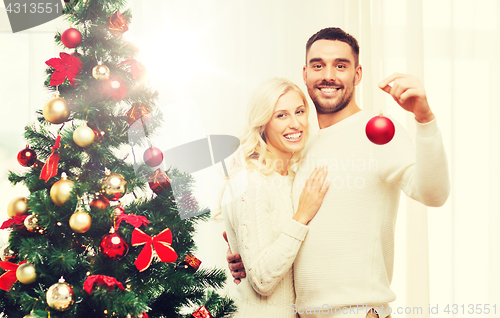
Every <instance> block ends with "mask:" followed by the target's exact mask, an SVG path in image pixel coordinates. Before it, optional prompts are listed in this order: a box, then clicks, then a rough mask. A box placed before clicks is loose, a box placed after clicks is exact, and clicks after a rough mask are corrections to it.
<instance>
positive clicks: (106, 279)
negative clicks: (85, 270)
mask: <svg viewBox="0 0 500 318" xmlns="http://www.w3.org/2000/svg"><path fill="white" fill-rule="evenodd" d="M94 283H97V284H100V285H107V286H108V287H109V289H112V288H113V286H117V287H118V288H120V289H122V290H125V288H124V287H123V284H122V283H120V282H119V281H117V280H116V278H114V277H111V276H105V275H92V276H89V277H87V279H86V280H85V282H84V283H83V290H85V291H86V292H87V294H89V295H90V293H91V292H92V287H93V286H94Z"/></svg>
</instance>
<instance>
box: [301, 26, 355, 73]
mask: <svg viewBox="0 0 500 318" xmlns="http://www.w3.org/2000/svg"><path fill="white" fill-rule="evenodd" d="M318 40H332V41H341V42H345V43H347V44H349V46H350V47H351V49H352V53H353V55H354V60H355V63H356V66H357V65H358V64H359V45H358V41H357V40H356V39H355V38H354V37H353V36H352V35H350V34H349V33H347V32H345V31H344V30H342V29H341V28H325V29H322V30H319V31H318V32H316V33H315V34H314V35H313V36H311V37H310V38H309V40H307V43H306V57H307V53H309V49H310V48H311V45H312V44H313V43H314V42H316V41H318ZM306 64H307V60H306Z"/></svg>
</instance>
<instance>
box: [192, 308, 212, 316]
mask: <svg viewBox="0 0 500 318" xmlns="http://www.w3.org/2000/svg"><path fill="white" fill-rule="evenodd" d="M191 317H194V318H212V315H211V314H210V312H209V311H208V310H207V308H206V307H205V306H201V307H200V308H198V309H197V310H196V311H195V312H194V313H193V314H192V315H191Z"/></svg>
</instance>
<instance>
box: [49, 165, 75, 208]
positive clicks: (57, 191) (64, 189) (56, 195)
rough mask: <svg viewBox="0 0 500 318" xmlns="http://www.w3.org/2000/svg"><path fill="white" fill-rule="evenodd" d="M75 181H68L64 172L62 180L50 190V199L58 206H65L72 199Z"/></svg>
mask: <svg viewBox="0 0 500 318" xmlns="http://www.w3.org/2000/svg"><path fill="white" fill-rule="evenodd" d="M73 185H74V183H73V181H71V180H68V178H67V177H66V174H65V173H64V172H63V173H62V175H61V180H59V181H57V182H56V183H54V185H52V188H50V198H51V199H52V202H54V204H55V205H57V206H63V205H64V203H66V202H67V201H68V200H69V199H70V198H71V190H72V189H73Z"/></svg>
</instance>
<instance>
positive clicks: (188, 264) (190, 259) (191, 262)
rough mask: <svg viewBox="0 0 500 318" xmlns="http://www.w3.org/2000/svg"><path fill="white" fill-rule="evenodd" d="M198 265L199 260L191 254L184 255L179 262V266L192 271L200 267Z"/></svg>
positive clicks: (199, 263)
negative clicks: (182, 259)
mask: <svg viewBox="0 0 500 318" xmlns="http://www.w3.org/2000/svg"><path fill="white" fill-rule="evenodd" d="M200 265H201V261H200V260H199V259H198V258H196V257H195V256H193V255H186V257H184V261H182V262H181V263H180V264H179V267H180V268H183V269H185V270H188V271H190V272H191V273H194V272H196V271H197V270H198V268H200Z"/></svg>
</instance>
